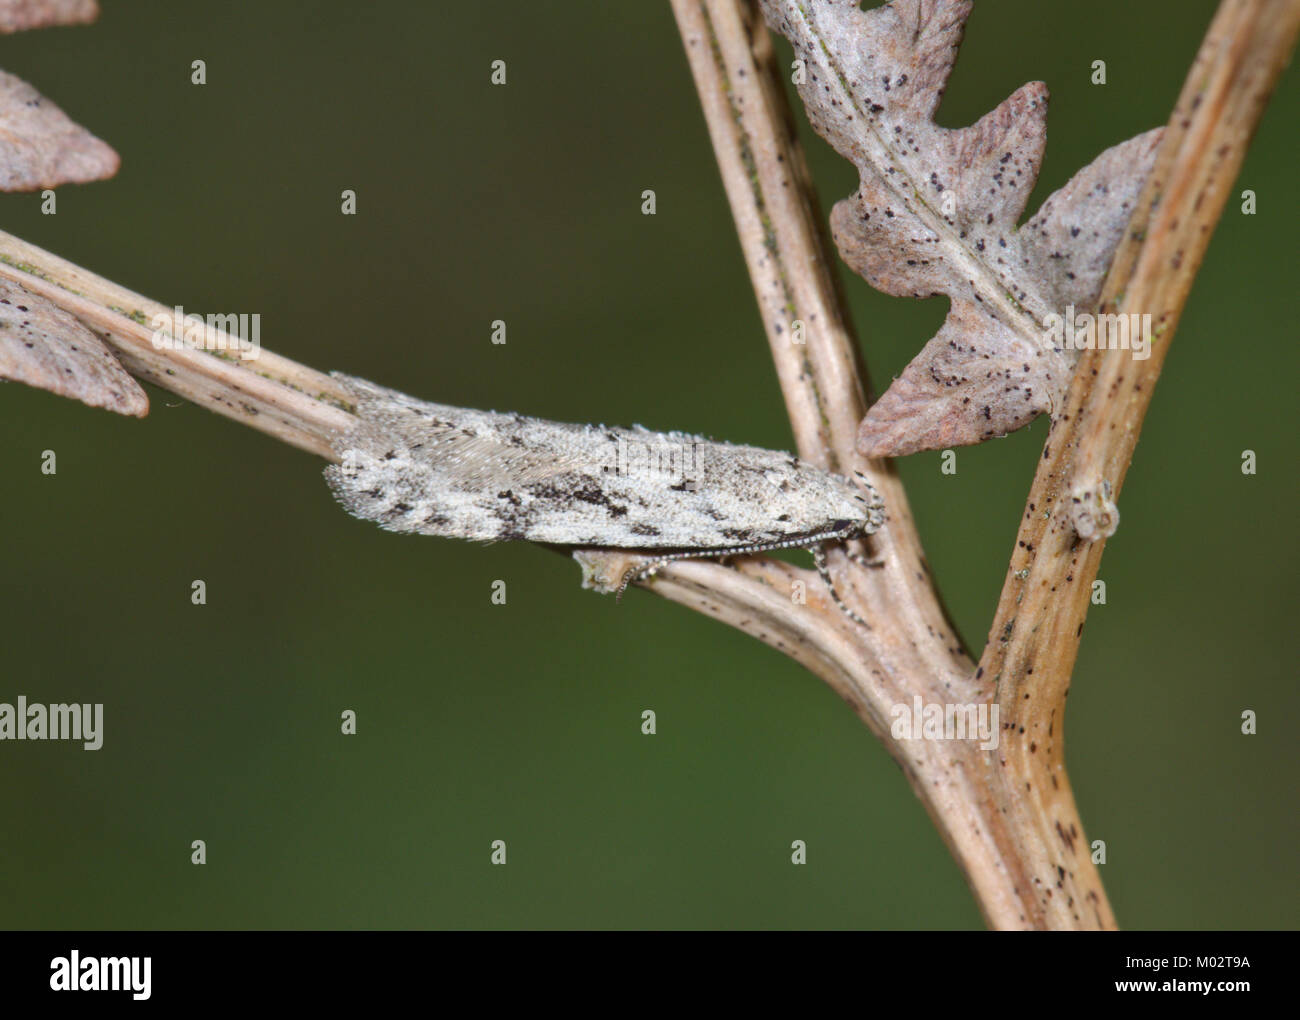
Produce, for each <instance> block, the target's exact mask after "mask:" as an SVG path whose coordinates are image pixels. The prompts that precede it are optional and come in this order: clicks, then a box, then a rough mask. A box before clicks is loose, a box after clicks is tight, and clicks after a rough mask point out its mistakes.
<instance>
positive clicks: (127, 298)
mask: <svg viewBox="0 0 1300 1020" xmlns="http://www.w3.org/2000/svg"><path fill="white" fill-rule="evenodd" d="M0 276H3V277H5V278H6V279H9V280H13V281H15V282H16V283H19V284H21V285H22V286H23V287H25V288H27V289H28V290H29V291H31V292H32V293H34V294H38V295H40V296H41V297H44V298H46V299H48V300H50V301H52V302H54V304H56V305H59V306H60V307H62V308H65V309H66V310H68V311H69V312H71V313H72V314H73V315H75V316H77V318H79V319H81V321H82V322H84V323H85V324H86V325H87V326H88V327H89V328H90V329H92V330H94V331H95V332H96V333H97V334H99V336H101V337H103V339H104V340H105V341H106V342H107V343H108V344H109V345H110V346H111V347H112V348H113V350H114V352H115V353H116V354H117V355H118V358H119V359H120V360H121V362H122V364H123V366H124V367H125V368H126V369H127V371H129V372H130V373H131V374H133V375H136V376H138V377H139V378H141V379H144V380H146V381H147V382H151V383H154V384H155V385H157V386H161V387H162V388H163V389H165V390H170V391H171V392H172V393H176V394H178V395H179V396H182V397H185V398H186V399H187V400H192V401H193V402H194V403H196V404H198V405H200V406H201V407H206V408H208V409H209V410H211V411H216V412H217V413H218V414H222V415H225V416H226V417H228V418H234V419H235V420H236V421H239V422H242V423H243V424H245V425H248V426H250V427H252V428H255V429H258V430H259V431H261V432H265V433H267V434H268V435H272V436H274V437H275V438H276V439H279V440H280V441H281V442H285V443H288V444H290V445H291V446H297V447H299V448H301V449H304V450H307V451H308V452H310V453H314V454H317V455H318V456H321V457H326V458H330V459H332V458H333V456H334V455H333V453H331V451H330V445H329V438H330V436H332V435H333V434H334V433H335V432H337V431H339V430H342V429H344V428H346V427H347V425H348V423H349V422H350V421H351V415H349V414H348V413H347V410H346V409H347V407H348V406H349V403H348V401H349V398H348V396H347V393H346V391H344V390H343V389H342V388H341V387H340V386H339V385H338V383H336V382H335V381H334V380H333V379H331V378H330V377H329V376H328V375H325V374H323V373H321V372H317V371H316V370H315V369H311V368H308V367H307V366H305V365H300V364H298V363H297V362H295V361H290V360H289V359H288V358H284V357H281V356H280V355H278V354H273V353H271V352H270V351H266V350H262V351H259V352H258V357H257V358H256V359H254V360H244V359H242V358H241V357H240V355H239V354H238V344H237V342H236V341H235V338H231V337H229V336H228V335H227V334H226V333H225V332H224V331H222V330H210V331H209V336H210V337H211V338H212V339H213V340H214V341H216V342H217V343H218V344H219V345H221V346H224V347H226V351H225V352H223V353H210V352H208V351H200V350H190V349H186V348H185V347H183V346H182V345H179V344H177V345H169V346H165V347H162V348H160V347H158V346H156V345H155V344H154V342H153V340H154V334H155V329H154V325H153V324H154V323H155V322H156V321H157V322H161V321H163V320H165V321H166V322H167V323H169V324H170V323H171V322H172V320H173V319H174V317H175V316H174V313H173V310H172V309H171V308H168V307H166V306H165V305H162V304H159V303H158V302H157V301H152V300H150V299H149V298H146V297H142V296H141V295H139V294H135V293H133V292H131V291H129V290H127V289H126V288H125V287H119V286H118V285H117V284H115V283H112V282H110V281H108V280H105V279H104V278H103V277H101V276H96V275H95V274H94V273H91V272H89V271H88V270H85V269H82V268H81V267H80V266H76V265H74V264H72V263H71V262H68V261H66V260H64V259H61V258H59V257H58V256H57V255H52V254H50V253H49V252H47V251H44V250H42V249H40V248H38V247H36V246H35V245H34V244H28V243H27V242H26V241H23V240H20V239H19V238H17V237H14V236H13V235H12V234H7V233H5V232H4V231H0ZM155 317H160V318H155ZM164 328H166V330H167V332H168V333H169V334H175V335H176V336H180V335H181V333H180V328H179V327H176V326H172V325H168V326H166V327H164Z"/></svg>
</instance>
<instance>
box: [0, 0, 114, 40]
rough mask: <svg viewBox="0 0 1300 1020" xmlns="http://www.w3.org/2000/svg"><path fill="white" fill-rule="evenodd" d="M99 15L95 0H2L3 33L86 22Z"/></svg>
mask: <svg viewBox="0 0 1300 1020" xmlns="http://www.w3.org/2000/svg"><path fill="white" fill-rule="evenodd" d="M98 16H99V5H98V4H97V3H96V2H95V0H0V33H3V34H7V33H9V32H22V31H24V30H25V29H29V28H48V27H50V26H51V25H84V24H86V23H87V22H89V21H94V20H95V18H96V17H98Z"/></svg>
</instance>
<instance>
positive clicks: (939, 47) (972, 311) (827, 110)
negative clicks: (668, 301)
mask: <svg viewBox="0 0 1300 1020" xmlns="http://www.w3.org/2000/svg"><path fill="white" fill-rule="evenodd" d="M761 2H762V7H763V11H764V14H765V15H766V17H767V20H768V23H769V24H770V25H771V26H772V28H773V29H774V30H775V31H777V32H780V33H781V34H782V35H784V36H785V37H786V38H788V39H789V40H790V42H791V43H792V44H793V46H794V51H795V57H796V58H797V59H799V60H802V61H803V62H804V68H805V80H804V81H803V82H802V83H801V84H799V85H798V88H799V93H800V96H801V97H802V99H803V102H804V106H805V108H806V109H807V111H808V118H809V120H810V121H811V123H812V125H813V127H814V128H815V129H816V130H817V132H818V133H819V134H820V135H821V136H822V137H823V138H825V139H826V140H827V141H828V142H830V143H831V145H833V146H834V147H835V149H836V150H837V151H838V152H839V153H840V154H841V155H843V156H844V157H845V158H846V159H849V160H851V161H852V162H853V163H854V165H855V166H856V167H857V168H858V171H859V179H860V185H859V188H858V191H857V193H856V194H854V195H852V196H851V197H849V198H846V199H843V200H841V201H840V202H838V203H837V204H836V205H835V208H834V210H833V212H832V214H831V233H832V236H833V237H834V239H835V243H836V245H837V246H838V248H839V250H840V255H841V256H842V257H843V259H844V261H845V262H847V263H848V264H849V266H851V267H852V268H853V269H854V271H856V272H857V273H858V274H859V275H861V276H862V277H863V278H864V279H866V280H867V282H868V283H870V284H871V285H872V286H873V287H875V288H877V289H878V290H881V291H884V292H885V293H887V294H893V295H900V296H910V297H929V296H931V295H934V294H946V295H947V296H948V297H949V298H950V299H951V302H952V305H951V308H950V310H949V313H948V317H947V319H946V320H945V322H944V324H943V326H942V327H941V328H940V330H939V332H938V333H937V334H936V335H935V336H934V337H933V338H932V339H931V340H930V341H929V343H927V344H926V345H925V347H924V348H923V349H922V351H921V353H920V354H919V355H918V356H917V357H916V358H914V359H913V360H912V362H911V363H910V364H909V365H908V366H907V368H906V369H905V370H904V371H903V373H902V375H901V376H899V377H898V378H897V379H895V380H894V383H893V385H892V386H890V388H889V390H888V391H887V392H886V393H885V394H884V396H883V397H881V398H880V400H878V401H877V402H876V403H875V404H874V405H873V406H872V408H871V409H870V411H869V413H868V414H867V416H866V418H865V419H863V422H862V425H861V428H860V431H859V434H858V446H859V449H860V450H861V452H862V453H864V454H866V455H868V456H873V457H878V456H901V455H904V454H908V453H915V452H917V451H920V450H933V449H943V448H945V447H950V446H962V445H968V444H971V443H978V442H982V441H984V440H986V439H990V438H993V437H996V436H1001V435H1005V434H1006V433H1007V432H1010V431H1012V430H1014V429H1017V428H1020V427H1021V426H1023V425H1026V424H1028V423H1029V422H1030V421H1032V420H1033V419H1034V418H1035V417H1037V416H1038V415H1039V414H1040V413H1042V412H1044V411H1051V410H1052V409H1053V408H1054V407H1057V406H1060V404H1061V399H1062V397H1063V396H1064V393H1065V389H1066V387H1067V386H1068V385H1069V380H1070V374H1071V371H1072V369H1073V366H1074V364H1075V362H1076V361H1077V360H1078V357H1079V351H1077V350H1067V349H1063V348H1062V347H1061V346H1060V345H1059V344H1054V343H1053V341H1052V340H1051V339H1050V338H1049V330H1048V329H1047V326H1046V325H1045V320H1046V318H1047V316H1049V315H1053V314H1056V315H1063V314H1064V313H1065V309H1066V307H1067V306H1068V305H1074V306H1075V307H1076V308H1077V309H1078V310H1079V311H1081V312H1089V311H1092V310H1093V306H1094V305H1095V304H1096V301H1097V298H1098V296H1099V294H1100V291H1101V286H1102V283H1103V281H1104V278H1105V274H1106V271H1107V269H1108V268H1109V266H1110V261H1111V257H1112V256H1113V254H1114V251H1115V247H1116V245H1117V244H1118V243H1119V240H1120V237H1121V236H1122V235H1123V231H1124V227H1125V224H1126V223H1127V222H1128V218H1129V215H1130V214H1131V213H1132V211H1133V205H1134V202H1135V201H1136V200H1137V195H1138V192H1139V190H1140V189H1141V187H1142V184H1143V182H1144V180H1145V178H1146V176H1147V174H1148V173H1149V172H1150V169H1151V166H1152V164H1153V163H1154V158H1155V150H1156V146H1157V144H1158V143H1159V140H1160V133H1161V132H1160V130H1159V129H1157V130H1154V131H1149V132H1147V133H1146V134H1143V135H1139V136H1138V137H1136V138H1133V139H1130V140H1129V141H1127V142H1124V143H1122V144H1120V145H1117V146H1115V147H1113V148H1111V149H1108V150H1106V151H1105V152H1103V153H1102V154H1101V155H1100V156H1098V157H1097V159H1096V160H1094V161H1093V162H1092V163H1091V164H1089V165H1088V166H1087V167H1086V168H1084V169H1083V170H1081V171H1080V172H1079V173H1078V174H1076V175H1075V176H1074V178H1073V179H1072V180H1071V181H1070V182H1069V183H1068V184H1066V186H1065V187H1063V188H1062V189H1061V190H1060V191H1057V192H1056V193H1055V194H1053V195H1052V196H1051V197H1050V198H1049V199H1048V200H1047V201H1046V202H1044V203H1043V205H1042V207H1041V208H1040V209H1039V211H1038V213H1037V215H1035V216H1034V217H1032V218H1031V219H1030V220H1028V221H1027V222H1026V223H1025V224H1024V225H1023V226H1022V227H1020V228H1019V229H1017V227H1016V223H1017V221H1018V220H1019V218H1020V217H1021V215H1022V214H1023V212H1024V209H1025V204H1026V202H1027V200H1028V198H1029V193H1030V191H1031V190H1032V189H1033V187H1034V183H1035V181H1036V180H1037V177H1038V171H1039V167H1040V165H1041V161H1042V156H1043V149H1044V145H1045V144H1046V138H1047V127H1046V121H1047V86H1045V85H1044V84H1043V83H1042V82H1031V83H1029V84H1027V85H1024V86H1022V87H1021V88H1020V89H1018V90H1017V91H1016V92H1014V93H1013V94H1012V95H1011V96H1010V97H1009V98H1008V99H1006V100H1005V101H1004V102H1003V103H1002V104H1001V105H999V106H998V107H997V108H996V109H995V110H993V111H992V112H991V113H989V114H987V115H986V116H984V117H983V118H982V119H981V120H980V121H979V122H978V123H976V124H973V125H971V126H970V127H966V128H960V129H955V130H954V129H948V128H942V127H939V126H938V125H937V124H935V123H934V120H933V115H934V111H935V108H936V107H937V106H938V104H939V99H940V97H941V96H942V95H943V89H944V84H945V82H946V81H947V78H948V74H949V72H950V71H951V70H952V65H953V62H954V60H955V59H956V56H957V48H958V46H959V45H960V42H961V36H962V31H963V28H964V25H965V22H966V18H967V16H968V15H969V14H970V10H971V0H895V2H893V3H890V4H886V5H885V6H883V7H878V8H874V9H872V10H868V11H863V10H861V9H860V8H859V5H858V2H857V0H761Z"/></svg>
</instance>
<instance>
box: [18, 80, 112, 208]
mask: <svg viewBox="0 0 1300 1020" xmlns="http://www.w3.org/2000/svg"><path fill="white" fill-rule="evenodd" d="M120 163H121V160H119V159H118V156H117V153H116V152H114V151H113V150H112V148H111V147H109V146H108V145H107V144H105V143H104V142H101V141H100V140H99V139H98V138H96V137H95V136H94V135H92V134H91V133H90V132H89V131H87V130H86V129H85V128H82V127H79V126H78V125H76V124H74V123H73V122H72V121H71V120H69V119H68V117H67V115H66V114H65V113H64V112H63V111H62V110H60V109H59V108H58V107H57V106H55V105H54V104H53V103H51V102H50V101H49V100H48V99H46V98H45V97H44V96H42V95H41V94H40V93H39V92H37V91H36V90H35V89H34V88H32V87H31V86H30V85H28V84H27V83H26V82H25V81H23V80H22V79H21V78H15V77H14V76H13V75H12V74H7V73H5V72H4V71H0V191H35V190H38V189H40V188H56V187H58V186H59V185H60V184H80V183H84V182H86V181H98V180H103V179H104V178H106V177H112V176H113V175H114V174H115V173H117V168H118V166H119V164H120Z"/></svg>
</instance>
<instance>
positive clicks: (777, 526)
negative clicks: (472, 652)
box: [325, 372, 884, 619]
mask: <svg viewBox="0 0 1300 1020" xmlns="http://www.w3.org/2000/svg"><path fill="white" fill-rule="evenodd" d="M334 377H335V378H336V379H338V380H339V381H340V382H341V383H343V385H344V387H345V388H346V389H347V390H348V391H349V392H350V393H351V394H352V396H353V398H354V399H355V401H356V411H355V414H356V424H355V425H354V426H352V427H351V428H349V429H348V430H347V431H346V432H344V433H342V434H340V435H339V436H338V437H336V439H335V440H334V442H333V444H332V445H333V450H334V453H335V454H336V455H337V456H338V458H339V463H337V464H332V465H330V466H329V467H328V468H326V469H325V478H326V480H327V481H328V483H329V485H330V488H331V489H332V490H333V493H334V496H335V498H337V499H338V501H339V502H340V503H342V504H343V506H344V507H345V508H346V509H347V510H348V512H349V513H351V514H352V515H353V516H355V517H359V518H362V519H363V520H368V521H374V522H375V523H377V524H379V525H380V526H381V527H383V528H386V529H388V530H389V531H398V532H407V533H415V534H420V535H441V536H443V537H447V538H462V539H471V540H477V541H485V542H491V541H506V540H510V539H524V540H526V541H530V542H542V543H550V544H554V545H562V546H573V547H578V548H587V547H607V548H617V549H636V550H645V551H646V552H647V554H648V559H647V561H646V562H644V563H642V564H640V565H638V566H636V567H633V568H632V569H630V570H629V571H628V572H627V573H626V574H625V575H624V577H623V579H622V583H621V584H620V586H619V594H620V595H621V594H622V592H623V590H624V589H625V588H626V587H627V585H628V584H630V583H631V582H633V581H637V580H640V579H642V578H644V577H648V576H650V575H652V574H653V573H654V572H655V571H656V570H658V569H659V568H660V567H662V566H663V565H664V564H666V563H669V562H672V561H673V560H678V559H690V558H700V557H725V556H737V555H744V554H747V553H760V552H767V551H770V550H773V549H789V548H806V549H811V550H813V552H814V556H815V558H816V560H817V566H818V570H819V572H820V573H821V575H822V577H823V579H824V580H825V581H826V583H827V585H828V586H829V587H830V588H831V592H832V595H833V596H834V598H835V601H836V603H837V604H838V605H840V607H841V608H842V609H844V611H845V612H847V613H849V615H850V616H853V614H852V612H851V611H850V610H848V609H847V607H845V606H844V604H843V602H841V601H840V599H839V596H838V594H836V593H835V589H834V586H833V585H831V583H830V577H829V574H828V573H827V571H826V568H825V557H824V552H823V550H822V546H823V544H825V543H828V542H845V541H848V540H850V539H855V538H860V537H862V536H865V535H870V534H872V533H873V532H875V531H876V530H877V529H879V528H880V527H881V525H882V524H883V523H884V506H883V504H882V502H881V500H880V497H879V496H878V494H877V493H876V491H875V489H874V488H872V487H871V485H870V484H869V483H868V482H867V481H866V479H865V478H864V477H863V476H862V475H861V474H860V473H859V474H858V476H857V480H856V482H850V481H848V480H847V479H845V478H841V477H840V476H838V475H833V474H830V473H829V472H826V471H822V470H820V469H818V468H815V467H812V466H811V465H808V464H804V463H801V462H800V461H798V460H797V459H795V458H794V457H793V456H791V455H790V454H788V453H778V452H775V451H772V450H763V449H758V448H756V447H752V446H734V445H732V444H730V443H719V442H714V441H712V440H709V439H706V438H704V437H702V436H695V435H690V434H688V433H684V432H652V431H650V430H649V429H644V428H641V427H639V426H637V427H633V428H615V427H609V426H604V425H570V424H565V423H562V422H553V421H543V420H541V419H539V418H529V417H526V416H524V415H521V414H499V413H496V412H492V411H477V410H471V409H467V408H462V407H450V406H447V405H445V404H431V403H428V402H426V401H423V400H419V399H417V398H415V397H411V396H408V395H406V394H404V393H399V392H397V391H396V390H390V389H386V388H385V387H382V386H377V385H375V384H374V383H371V382H368V381H366V380H365V379H358V378H355V377H353V376H347V375H343V374H341V373H338V372H335V373H334ZM854 618H855V619H859V618H858V617H856V616H855V617H854Z"/></svg>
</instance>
